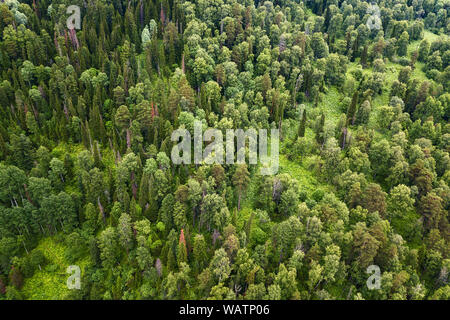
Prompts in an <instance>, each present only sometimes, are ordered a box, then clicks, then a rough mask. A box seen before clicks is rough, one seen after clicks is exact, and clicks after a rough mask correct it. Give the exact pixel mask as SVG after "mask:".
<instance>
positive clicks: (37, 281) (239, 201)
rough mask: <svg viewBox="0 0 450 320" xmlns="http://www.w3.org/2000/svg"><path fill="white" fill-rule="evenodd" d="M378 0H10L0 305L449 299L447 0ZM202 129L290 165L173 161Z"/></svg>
mask: <svg viewBox="0 0 450 320" xmlns="http://www.w3.org/2000/svg"><path fill="white" fill-rule="evenodd" d="M377 4H378V6H379V14H380V20H381V25H380V28H379V29H378V28H369V27H368V25H367V23H366V21H367V20H368V18H369V17H370V16H371V15H373V13H372V12H371V9H370V8H371V5H370V3H368V2H366V1H360V0H344V1H341V0H322V1H321V0H307V1H303V0H296V1H294V0H279V1H272V2H271V1H250V0H242V1H236V0H192V1H184V0H164V1H157V0H151V1H150V0H128V1H125V0H95V1H94V0H89V1H81V0H71V1H68V0H55V1H49V0H32V1H31V0H27V1H17V0H1V1H0V77H1V79H0V300H3V299H411V300H414V299H449V298H450V285H449V284H448V276H449V272H450V259H449V254H450V245H449V241H450V239H449V236H450V225H449V216H448V212H449V208H450V187H449V186H450V157H449V152H450V124H449V117H450V93H449V88H450V40H449V36H448V35H449V34H450V14H449V9H450V2H449V1H448V0H387V1H377ZM69 5H78V6H79V7H80V8H81V17H82V19H81V20H82V21H81V29H79V30H76V29H72V30H69V29H68V28H67V26H66V20H67V18H68V16H69V14H67V13H66V8H67V7H68V6H69ZM195 120H199V121H201V122H202V124H203V128H204V129H206V128H219V129H221V130H224V131H225V130H226V129H230V128H242V129H248V128H257V129H258V128H265V129H269V128H279V129H280V140H281V141H280V170H279V171H278V173H277V174H276V175H272V176H262V175H260V174H258V170H257V169H258V166H257V165H225V164H224V165H220V164H213V165H207V164H202V165H195V164H192V165H174V164H173V163H172V161H171V159H170V155H171V150H172V147H173V145H174V144H175V143H174V142H172V141H171V139H170V137H171V133H172V131H173V130H174V129H177V128H180V127H184V128H188V129H192V126H193V123H194V121H195ZM69 265H78V266H80V267H81V270H82V279H81V289H80V290H69V289H67V288H66V279H67V277H68V276H69V275H68V274H66V268H67V266H69ZM370 265H377V266H379V268H380V270H381V287H380V289H376V290H369V289H368V287H367V285H366V281H367V279H368V278H369V276H370V274H368V273H367V272H366V270H367V267H368V266H370Z"/></svg>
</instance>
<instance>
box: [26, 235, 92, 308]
mask: <svg viewBox="0 0 450 320" xmlns="http://www.w3.org/2000/svg"><path fill="white" fill-rule="evenodd" d="M35 250H41V251H42V253H43V254H44V256H45V258H46V259H47V265H46V266H45V267H42V270H37V271H36V272H35V273H34V275H33V276H32V277H31V278H28V279H25V283H24V286H23V287H22V294H23V295H24V297H25V298H26V299H29V300H62V299H64V297H65V296H66V295H67V294H68V293H69V292H70V290H69V289H68V288H67V284H66V283H67V278H68V277H69V276H70V275H69V274H67V273H66V270H67V267H68V266H69V265H70V263H68V262H67V261H66V259H65V256H64V252H65V246H64V245H63V244H61V243H58V242H57V241H56V239H55V237H47V238H44V239H42V240H41V241H40V242H39V245H38V246H37V247H36V249H35ZM88 261H89V259H88V257H86V258H85V259H83V260H81V261H77V262H76V265H78V266H79V267H80V269H81V274H83V272H84V270H85V268H86V266H87V264H88V263H89V262H88Z"/></svg>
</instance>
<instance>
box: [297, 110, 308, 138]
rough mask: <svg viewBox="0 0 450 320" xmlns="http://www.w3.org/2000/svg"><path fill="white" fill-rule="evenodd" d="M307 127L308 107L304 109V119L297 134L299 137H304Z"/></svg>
mask: <svg viewBox="0 0 450 320" xmlns="http://www.w3.org/2000/svg"><path fill="white" fill-rule="evenodd" d="M305 129H306V109H303V115H302V120H301V122H300V126H299V127H298V133H297V135H298V136H299V137H304V136H305Z"/></svg>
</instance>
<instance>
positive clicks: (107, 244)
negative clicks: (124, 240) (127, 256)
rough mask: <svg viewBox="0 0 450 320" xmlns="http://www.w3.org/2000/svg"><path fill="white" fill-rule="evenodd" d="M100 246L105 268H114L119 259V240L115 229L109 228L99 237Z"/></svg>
mask: <svg viewBox="0 0 450 320" xmlns="http://www.w3.org/2000/svg"><path fill="white" fill-rule="evenodd" d="M98 246H99V248H100V258H101V259H102V265H103V267H104V268H113V267H114V266H115V265H116V264H117V261H118V258H119V253H120V251H119V239H118V235H117V231H116V229H115V228H114V227H108V228H106V229H105V230H104V231H102V233H101V234H100V236H99V239H98Z"/></svg>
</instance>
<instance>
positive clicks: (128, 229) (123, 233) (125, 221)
mask: <svg viewBox="0 0 450 320" xmlns="http://www.w3.org/2000/svg"><path fill="white" fill-rule="evenodd" d="M117 232H118V234H119V241H120V243H121V245H122V247H124V248H125V249H126V250H127V253H128V250H129V249H131V246H132V241H133V230H132V224H131V217H130V216H129V215H128V214H126V213H122V215H121V216H120V218H119V224H118V225H117Z"/></svg>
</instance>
